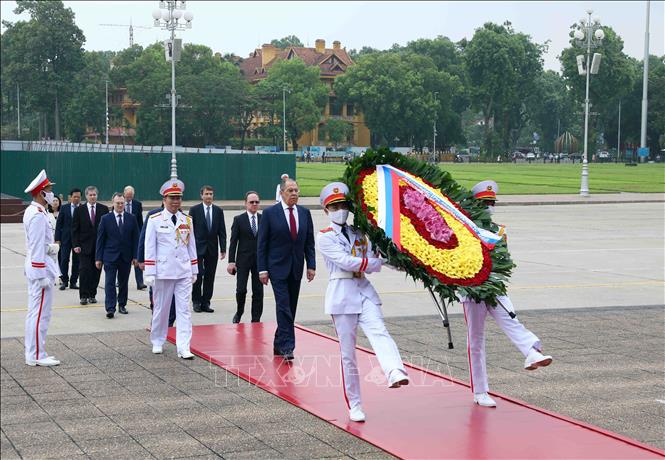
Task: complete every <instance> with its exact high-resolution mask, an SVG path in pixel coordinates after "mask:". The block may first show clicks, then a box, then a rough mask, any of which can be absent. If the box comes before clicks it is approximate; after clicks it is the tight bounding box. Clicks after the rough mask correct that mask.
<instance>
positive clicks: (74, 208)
mask: <svg viewBox="0 0 665 460" xmlns="http://www.w3.org/2000/svg"><path fill="white" fill-rule="evenodd" d="M70 207H71V208H72V217H74V211H75V210H76V206H74V205H71V206H70Z"/></svg>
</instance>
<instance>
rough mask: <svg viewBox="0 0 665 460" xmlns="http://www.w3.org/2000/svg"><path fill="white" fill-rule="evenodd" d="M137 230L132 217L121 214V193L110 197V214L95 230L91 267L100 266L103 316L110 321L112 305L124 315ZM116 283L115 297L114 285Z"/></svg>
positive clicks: (122, 211)
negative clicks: (93, 264)
mask: <svg viewBox="0 0 665 460" xmlns="http://www.w3.org/2000/svg"><path fill="white" fill-rule="evenodd" d="M138 239H139V229H138V224H137V223H136V218H135V217H134V216H133V215H131V214H129V213H127V212H125V198H124V197H123V196H122V193H114V194H113V212H111V213H109V214H106V215H105V216H103V217H102V220H101V222H100V223H99V230H98V231H97V249H96V256H95V258H96V260H95V265H96V267H97V269H101V268H102V264H103V265H104V273H105V274H106V276H105V280H106V281H105V283H104V294H105V296H104V305H105V307H106V317H107V318H109V319H111V318H113V316H114V315H115V305H116V302H117V303H118V311H119V312H120V313H122V314H123V315H126V314H127V308H125V307H126V306H127V289H128V284H129V272H130V271H131V267H132V265H134V264H135V263H136V248H137V246H138ZM116 279H117V280H118V292H117V295H116V290H115V284H116Z"/></svg>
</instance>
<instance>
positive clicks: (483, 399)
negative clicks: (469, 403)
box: [473, 393, 496, 407]
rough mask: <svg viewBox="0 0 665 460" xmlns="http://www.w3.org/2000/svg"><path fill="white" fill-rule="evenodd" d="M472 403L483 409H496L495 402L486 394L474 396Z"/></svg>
mask: <svg viewBox="0 0 665 460" xmlns="http://www.w3.org/2000/svg"><path fill="white" fill-rule="evenodd" d="M473 402H474V403H476V404H478V405H479V406H483V407H496V402H495V401H494V400H493V399H492V398H490V395H488V394H487V393H477V394H474V395H473Z"/></svg>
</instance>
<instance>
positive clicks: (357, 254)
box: [317, 223, 406, 409]
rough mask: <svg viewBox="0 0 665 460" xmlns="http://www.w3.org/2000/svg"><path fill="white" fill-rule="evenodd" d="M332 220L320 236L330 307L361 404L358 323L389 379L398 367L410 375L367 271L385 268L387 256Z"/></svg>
mask: <svg viewBox="0 0 665 460" xmlns="http://www.w3.org/2000/svg"><path fill="white" fill-rule="evenodd" d="M346 228H347V234H348V235H349V240H347V239H346V237H345V236H344V234H343V233H342V227H341V226H340V225H338V224H335V223H331V226H330V227H328V228H326V229H324V230H321V231H320V232H319V234H318V236H317V246H318V248H319V250H320V251H321V254H322V255H323V258H324V260H325V263H326V268H327V269H328V273H329V279H330V282H329V283H328V288H327V290H326V299H325V312H326V313H328V314H330V315H332V318H333V323H334V325H335V330H336V331H337V337H338V338H339V344H340V349H341V357H342V376H343V382H344V396H345V400H346V403H347V405H348V407H349V409H353V408H354V407H356V406H359V405H360V377H359V375H358V366H357V360H356V335H357V330H358V325H360V327H361V328H362V329H363V332H364V333H365V336H367V338H368V339H369V342H370V344H371V345H372V348H373V349H374V352H375V354H376V357H377V358H378V360H379V364H380V365H381V368H382V369H383V372H384V374H385V376H386V379H388V378H389V375H390V373H391V372H392V371H393V370H395V369H399V370H401V371H402V372H403V373H404V375H406V371H405V370H404V364H403V363H402V358H401V357H400V354H399V350H398V349H397V345H396V344H395V342H394V340H393V339H392V337H390V334H389V333H388V331H387V330H386V326H385V324H384V323H383V314H382V313H381V299H380V298H379V295H378V294H377V293H376V291H375V290H374V287H373V286H372V285H371V284H370V282H369V280H367V278H366V277H365V273H373V272H378V271H380V270H381V265H382V260H381V259H379V258H376V257H375V255H374V254H373V252H372V245H371V242H370V241H369V240H368V239H367V238H366V237H365V236H364V235H363V234H362V233H361V232H360V231H358V230H356V229H354V228H352V227H349V226H346Z"/></svg>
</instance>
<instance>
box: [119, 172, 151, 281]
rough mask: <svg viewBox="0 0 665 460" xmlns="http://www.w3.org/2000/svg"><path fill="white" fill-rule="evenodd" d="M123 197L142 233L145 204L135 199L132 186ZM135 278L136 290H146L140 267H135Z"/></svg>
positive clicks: (126, 207)
mask: <svg viewBox="0 0 665 460" xmlns="http://www.w3.org/2000/svg"><path fill="white" fill-rule="evenodd" d="M123 196H124V197H125V212H127V213H128V214H131V215H133V216H134V217H135V218H136V223H137V224H138V228H139V232H141V230H142V229H143V203H141V202H140V201H139V200H137V199H135V198H134V187H132V186H131V185H128V186H126V187H125V189H124V190H123ZM134 278H135V279H136V289H138V290H139V291H142V290H143V289H145V288H146V285H145V284H143V270H141V269H140V268H139V267H138V265H136V266H135V267H134Z"/></svg>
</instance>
